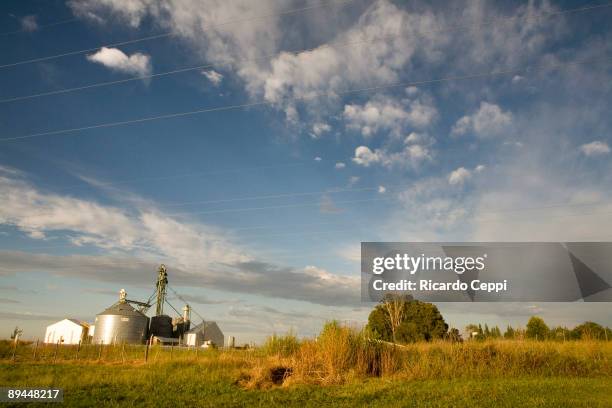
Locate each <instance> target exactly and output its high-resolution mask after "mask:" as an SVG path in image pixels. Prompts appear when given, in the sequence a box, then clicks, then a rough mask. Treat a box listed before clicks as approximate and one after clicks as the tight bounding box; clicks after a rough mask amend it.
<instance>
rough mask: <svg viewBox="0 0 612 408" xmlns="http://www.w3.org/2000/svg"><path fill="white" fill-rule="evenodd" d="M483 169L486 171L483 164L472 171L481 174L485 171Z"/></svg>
mask: <svg viewBox="0 0 612 408" xmlns="http://www.w3.org/2000/svg"><path fill="white" fill-rule="evenodd" d="M485 169H486V166H485V165H484V164H479V165H478V166H476V167H475V168H474V171H475V172H476V173H482V172H483V171H485Z"/></svg>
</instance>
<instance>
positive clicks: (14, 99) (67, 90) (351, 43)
mask: <svg viewBox="0 0 612 408" xmlns="http://www.w3.org/2000/svg"><path fill="white" fill-rule="evenodd" d="M610 6H612V3H609V4H601V5H596V6H590V7H580V8H575V9H569V10H562V11H558V12H544V13H540V14H538V15H528V16H526V17H518V16H515V17H502V18H497V19H493V20H491V21H485V22H482V23H480V24H475V25H467V26H456V27H450V28H442V29H437V30H428V31H423V32H419V33H418V34H417V35H415V36H416V37H422V36H425V35H428V34H433V33H438V32H447V31H458V30H462V29H466V28H468V29H469V28H476V27H485V26H488V25H491V24H494V23H497V22H499V20H514V19H518V18H522V19H525V20H532V19H538V18H543V17H553V16H561V15H564V14H571V13H577V12H584V11H590V10H596V9H600V8H604V7H610ZM401 36H402V34H395V35H387V36H383V37H378V38H373V39H369V40H359V41H348V42H332V43H327V44H322V45H319V46H316V47H311V48H304V49H299V50H285V51H282V53H288V54H294V55H298V54H301V53H306V52H311V51H315V50H319V49H324V48H334V47H338V46H343V47H352V46H355V45H363V44H370V43H374V42H380V41H388V40H390V39H394V38H399V37H401ZM278 54H279V53H273V54H268V55H264V56H260V57H257V58H252V59H246V60H242V61H240V63H246V62H255V61H258V60H260V59H261V60H267V59H269V58H273V57H275V56H277V55H278ZM218 65H225V63H224V62H211V63H207V64H203V65H196V66H192V67H185V68H178V69H173V70H170V71H165V72H159V73H154V74H148V75H139V76H135V77H131V78H124V79H118V80H113V81H102V82H96V83H92V84H87V85H82V86H77V87H73V88H64V89H58V90H54V91H47V92H39V93H35V94H30V95H23V96H15V97H11V98H6V99H0V104H2V103H9V102H17V101H22V100H27V99H35V98H40V97H46V96H52V95H60V94H65V93H71V92H77V91H83V90H87V89H93V88H100V87H106V86H111V85H118V84H123V83H127V82H132V81H140V80H146V79H151V78H160V77H165V76H170V75H176V74H181V73H185V72H192V71H196V70H202V69H206V68H213V67H216V66H218Z"/></svg>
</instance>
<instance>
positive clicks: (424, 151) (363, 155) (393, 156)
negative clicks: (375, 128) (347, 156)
mask: <svg viewBox="0 0 612 408" xmlns="http://www.w3.org/2000/svg"><path fill="white" fill-rule="evenodd" d="M431 159H432V155H431V152H430V150H429V148H428V147H425V146H422V145H416V144H415V145H409V146H405V147H404V148H403V150H400V151H399V152H389V151H387V150H386V149H375V150H374V151H372V150H371V149H370V148H369V147H367V146H359V147H357V148H356V149H355V157H353V159H352V160H353V162H355V163H357V164H358V165H360V166H364V167H369V166H371V165H373V164H380V165H382V166H384V167H387V168H390V167H404V168H405V167H412V168H416V167H418V166H419V165H420V164H422V163H423V162H424V161H427V160H431Z"/></svg>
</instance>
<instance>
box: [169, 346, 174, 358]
mask: <svg viewBox="0 0 612 408" xmlns="http://www.w3.org/2000/svg"><path fill="white" fill-rule="evenodd" d="M173 351H174V343H173V344H171V345H170V361H172V352H173Z"/></svg>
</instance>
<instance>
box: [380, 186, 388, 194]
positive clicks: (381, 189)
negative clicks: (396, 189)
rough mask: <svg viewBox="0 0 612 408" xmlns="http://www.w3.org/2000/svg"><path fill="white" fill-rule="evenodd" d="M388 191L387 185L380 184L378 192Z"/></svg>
mask: <svg viewBox="0 0 612 408" xmlns="http://www.w3.org/2000/svg"><path fill="white" fill-rule="evenodd" d="M386 192H387V188H386V187H385V186H378V193H379V194H385V193H386Z"/></svg>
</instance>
